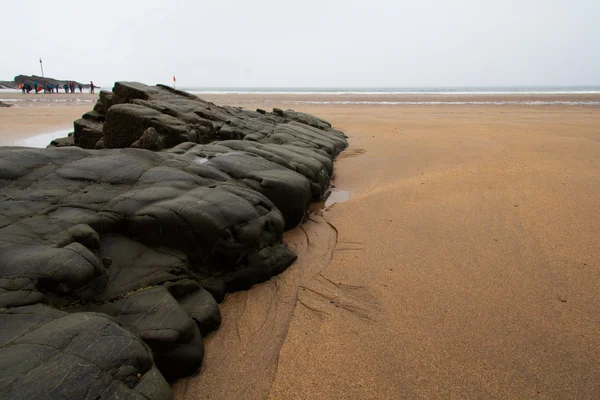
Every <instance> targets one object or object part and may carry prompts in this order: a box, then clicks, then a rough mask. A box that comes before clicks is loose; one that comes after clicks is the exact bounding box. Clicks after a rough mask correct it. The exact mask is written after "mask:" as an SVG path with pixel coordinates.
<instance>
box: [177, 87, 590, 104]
mask: <svg viewBox="0 0 600 400" xmlns="http://www.w3.org/2000/svg"><path fill="white" fill-rule="evenodd" d="M181 89H182V90H185V91H188V92H190V93H194V94H196V95H198V96H200V97H202V95H223V94H230V95H265V96H270V95H294V96H293V98H279V99H276V100H269V99H267V100H265V102H266V103H272V102H277V103H282V104H291V105H294V104H296V105H302V104H314V105H320V104H324V105H325V104H339V105H352V104H358V105H363V104H364V105H444V104H448V105H511V104H514V105H533V106H539V105H571V106H576V105H585V106H600V101H598V98H589V97H588V98H576V99H574V98H573V97H570V98H562V99H561V98H556V99H553V98H551V96H552V95H600V86H504V87H498V86H480V87H394V88H390V87H385V88H378V87H362V88H358V87H340V88H311V87H279V88H270V87H246V88H239V87H238V88H236V87H193V86H192V87H182V88H181ZM303 95H304V96H310V98H302V96H303ZM337 95H339V96H340V98H339V99H335V97H337ZM350 95H354V96H355V97H356V98H352V99H350V98H348V97H349V96H350ZM403 95H406V98H403ZM415 95H416V96H419V95H422V96H435V98H432V99H427V98H419V99H415ZM494 95H498V96H511V95H512V96H514V97H510V98H507V99H501V98H499V99H492V98H490V96H494ZM527 95H545V96H544V99H539V98H538V99H536V98H528V97H527ZM321 96H323V98H322V99H320V98H319V97H321ZM381 96H391V97H392V98H387V99H385V100H383V99H381V98H380V97H381ZM478 96H482V98H481V99H478V98H477V97H478ZM484 96H485V97H484ZM548 96H550V98H548ZM332 97H334V99H332ZM445 97H447V99H446V98H445ZM461 97H464V99H461ZM243 102H244V101H242V103H243Z"/></svg>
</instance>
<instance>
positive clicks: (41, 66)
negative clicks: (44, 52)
mask: <svg viewBox="0 0 600 400" xmlns="http://www.w3.org/2000/svg"><path fill="white" fill-rule="evenodd" d="M40 69H41V70H42V78H43V77H44V65H43V64H42V57H41V56H40Z"/></svg>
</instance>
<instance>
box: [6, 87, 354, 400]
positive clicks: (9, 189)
mask: <svg viewBox="0 0 600 400" xmlns="http://www.w3.org/2000/svg"><path fill="white" fill-rule="evenodd" d="M74 127H75V132H74V134H73V135H72V136H71V137H69V138H65V139H59V140H55V141H53V142H52V144H51V146H52V147H59V146H63V145H64V146H67V147H65V148H50V149H27V148H0V189H2V190H0V310H1V311H0V343H4V344H3V345H1V346H0V352H5V353H2V354H0V371H5V370H6V371H8V372H6V374H5V376H6V378H0V395H5V396H4V397H7V398H19V396H21V394H23V395H24V396H25V397H28V398H44V397H47V398H56V397H61V396H62V397H64V398H87V397H90V398H104V397H103V396H105V397H111V396H112V397H115V398H116V397H127V398H137V397H141V398H150V399H155V398H156V399H167V398H170V397H171V394H170V390H169V388H168V386H166V383H165V379H166V380H168V381H172V380H175V379H178V378H180V377H183V376H187V375H190V374H193V373H194V372H196V371H197V370H198V368H199V367H200V365H201V362H202V357H203V352H204V348H203V342H202V336H203V335H206V334H208V333H209V332H211V331H213V330H215V329H217V328H218V326H219V324H220V323H221V315H220V312H219V307H218V304H217V301H221V300H222V299H223V297H224V295H225V293H226V292H230V291H235V290H243V289H248V288H250V287H251V286H252V285H254V284H256V283H259V282H263V281H265V280H267V279H269V278H271V277H272V276H273V275H276V274H278V273H280V272H281V271H283V270H284V269H285V268H287V267H288V266H289V265H290V264H291V263H292V262H293V261H294V260H295V255H294V254H293V253H292V252H291V251H290V250H289V249H288V248H287V247H286V246H285V244H284V243H283V242H282V236H283V231H284V230H285V229H289V228H291V227H293V226H295V225H297V224H299V223H300V222H301V221H302V218H303V217H304V216H305V214H306V212H307V208H308V204H309V202H310V201H311V200H320V199H322V198H323V196H324V195H325V193H326V192H327V188H328V185H329V181H330V177H331V176H332V174H333V159H334V158H335V156H336V155H337V154H338V153H339V152H341V151H342V150H343V149H344V148H345V147H346V146H347V143H346V137H345V136H344V134H343V133H341V132H339V131H336V130H334V129H332V128H331V126H330V125H329V123H327V122H326V121H323V120H321V119H319V118H317V117H313V116H310V115H307V114H302V113H297V112H294V111H292V110H286V111H283V110H277V109H275V110H274V111H273V113H269V112H266V111H263V110H260V111H247V110H243V109H241V108H237V107H219V106H216V105H214V104H212V103H209V102H206V101H203V100H201V99H199V98H198V97H196V96H193V95H190V94H188V93H185V92H181V91H178V90H175V89H172V88H169V87H166V86H161V85H158V86H147V85H143V84H140V83H135V82H134V83H132V82H117V83H116V84H115V87H114V89H113V92H107V91H102V92H100V96H99V100H98V102H97V103H96V105H95V107H94V110H93V111H90V112H88V113H86V114H84V115H83V116H82V118H81V119H79V120H77V121H75V123H74ZM73 145H75V146H79V147H75V146H73ZM93 149H98V150H93ZM59 309H60V311H59ZM14 321H16V322H14ZM38 326H39V329H37V328H36V327H38ZM58 327H60V330H59V331H57V329H59V328H58ZM30 329H34V330H35V332H36V334H38V333H39V335H40V336H39V337H38V336H36V337H35V342H34V341H27V340H29V339H28V338H29V337H30ZM107 329H108V330H110V335H112V336H110V337H112V338H113V339H111V340H112V341H111V342H110V343H112V347H108V345H107V344H106V343H107V342H106V340H108V339H106V338H105V336H104V332H106V330H107ZM99 336H100V337H99ZM65 338H66V339H65ZM80 339H81V340H80ZM105 339H106V340H105ZM19 340H23V346H21V344H19V346H14V345H13V344H12V343H13V342H15V341H19ZM70 340H76V341H77V346H79V347H76V348H74V349H73V350H74V351H71V349H70V348H69V349H68V354H67V351H64V349H65V348H67V347H68V346H70V344H69V341H70ZM38 343H48V346H49V347H46V346H45V344H44V345H42V346H38V345H37V344H38ZM65 346H66V347H65ZM85 346H88V348H87V350H85V351H84V350H81V351H80V349H84V348H85ZM80 353H81V354H80ZM98 353H101V354H100V355H97V354H98ZM4 355H6V358H5V357H4ZM71 357H75V358H71ZM77 357H79V358H77ZM86 357H91V358H86ZM5 359H6V360H9V361H6V362H5V361H4V360H5ZM75 359H76V360H84V361H85V360H96V359H99V360H100V362H99V363H96V365H93V366H87V367H85V366H83V365H84V364H85V362H87V361H85V362H80V363H79V365H78V366H75V367H74V369H73V370H72V371H71V370H68V371H69V373H68V374H66V376H65V375H64V368H63V370H62V372H63V376H62V377H63V378H64V380H65V381H64V384H65V385H66V384H67V383H69V384H72V385H74V387H75V389H74V390H73V392H72V393H68V392H65V391H64V390H66V389H64V387H63V382H61V381H60V379H58V378H55V375H57V374H58V372H55V371H54V369H56V368H58V367H56V365H57V364H56V363H58V362H60V363H65V365H71V364H69V363H72V362H75V361H73V360H75ZM13 365H14V366H16V367H15V368H14V370H10V368H12V366H13ZM46 370H50V371H52V372H51V373H48V374H47V376H48V378H47V379H46V378H44V382H43V384H41V385H39V386H35V385H29V386H28V384H29V382H30V379H32V376H31V375H30V374H29V373H28V371H46ZM159 371H160V372H159ZM45 376H46V375H45ZM57 376H58V375H57ZM82 377H83V378H82ZM94 377H101V378H94ZM46 380H48V382H46ZM73 382H75V383H73ZM99 382H100V383H99ZM102 385H104V386H102ZM100 386H102V387H107V388H109V389H106V390H105V389H101V388H100ZM84 389H85V391H84ZM113 389H114V390H113ZM15 396H16V397H15ZM144 396H145V397H144ZM0 397H3V396H0Z"/></svg>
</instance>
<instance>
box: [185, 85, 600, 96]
mask: <svg viewBox="0 0 600 400" xmlns="http://www.w3.org/2000/svg"><path fill="white" fill-rule="evenodd" d="M178 89H181V90H184V91H187V92H191V93H204V94H324V95H335V94H339V95H344V94H361V95H390V94H392V95H393V94H413V95H414V94H448V95H477V94H487V95H494V94H600V86H470V87H338V88H336V87H330V88H317V87H200V86H190V87H181V88H178Z"/></svg>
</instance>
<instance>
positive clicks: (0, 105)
mask: <svg viewBox="0 0 600 400" xmlns="http://www.w3.org/2000/svg"><path fill="white" fill-rule="evenodd" d="M0 107H12V104H6V103H3V102H1V101H0Z"/></svg>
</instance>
